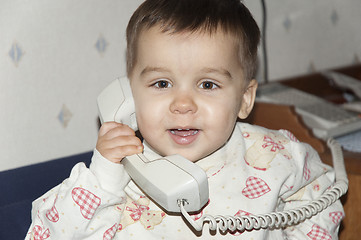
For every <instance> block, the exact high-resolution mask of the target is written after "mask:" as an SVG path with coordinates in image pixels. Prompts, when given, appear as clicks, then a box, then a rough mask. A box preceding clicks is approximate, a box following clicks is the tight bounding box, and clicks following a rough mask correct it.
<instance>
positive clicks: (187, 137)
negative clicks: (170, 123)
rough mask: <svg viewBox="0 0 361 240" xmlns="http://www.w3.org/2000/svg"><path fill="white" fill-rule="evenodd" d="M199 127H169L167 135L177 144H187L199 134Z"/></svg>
mask: <svg viewBox="0 0 361 240" xmlns="http://www.w3.org/2000/svg"><path fill="white" fill-rule="evenodd" d="M199 132H200V130H199V129H191V128H184V129H183V128H182V129H180V128H177V129H169V135H170V137H171V138H172V139H173V141H174V142H175V143H177V144H179V145H188V144H191V143H192V142H194V141H195V140H196V139H197V138H198V136H199Z"/></svg>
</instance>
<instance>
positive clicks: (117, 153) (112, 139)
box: [96, 122, 143, 163]
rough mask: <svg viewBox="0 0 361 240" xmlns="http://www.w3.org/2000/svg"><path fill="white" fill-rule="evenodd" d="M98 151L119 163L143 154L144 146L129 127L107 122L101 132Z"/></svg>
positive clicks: (97, 146)
mask: <svg viewBox="0 0 361 240" xmlns="http://www.w3.org/2000/svg"><path fill="white" fill-rule="evenodd" d="M96 149H97V150H98V152H99V153H100V154H101V155H102V156H103V157H105V158H106V159H108V160H109V161H112V162H115V163H119V162H120V161H122V159H123V158H124V157H126V156H130V155H133V154H137V153H141V152H142V151H143V144H142V142H141V141H140V139H139V138H138V137H136V136H135V132H134V130H133V129H131V128H130V127H129V126H128V125H125V124H122V123H116V122H106V123H104V124H103V125H102V126H101V128H100V130H99V134H98V141H97V145H96Z"/></svg>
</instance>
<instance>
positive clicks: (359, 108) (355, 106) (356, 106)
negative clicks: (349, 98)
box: [341, 101, 361, 113]
mask: <svg viewBox="0 0 361 240" xmlns="http://www.w3.org/2000/svg"><path fill="white" fill-rule="evenodd" d="M341 107H342V108H344V109H346V110H349V111H353V112H358V113H361V101H357V102H348V103H344V104H342V105H341Z"/></svg>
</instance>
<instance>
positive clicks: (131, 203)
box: [26, 0, 344, 240]
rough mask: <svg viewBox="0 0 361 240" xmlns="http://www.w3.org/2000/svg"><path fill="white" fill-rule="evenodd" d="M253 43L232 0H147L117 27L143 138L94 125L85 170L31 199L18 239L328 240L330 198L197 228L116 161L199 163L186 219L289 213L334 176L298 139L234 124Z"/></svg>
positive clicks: (250, 83)
mask: <svg viewBox="0 0 361 240" xmlns="http://www.w3.org/2000/svg"><path fill="white" fill-rule="evenodd" d="M259 38H260V33H259V28H258V26H257V24H256V22H255V21H254V19H253V17H252V15H251V14H250V12H249V11H248V9H247V8H246V7H245V6H244V5H243V4H242V3H241V2H240V1H239V0H146V1H145V2H144V3H143V4H142V5H141V6H140V7H139V8H138V9H137V10H136V11H135V13H134V14H133V16H132V17H131V19H130V21H129V24H128V27H127V74H128V78H129V79H130V84H131V88H132V92H133V95H134V101H135V107H136V113H137V123H138V128H139V132H140V134H141V136H142V138H143V139H144V141H143V142H142V141H141V140H140V139H139V138H138V137H137V136H136V134H135V132H134V131H133V130H132V129H131V128H130V127H128V126H127V125H124V124H121V123H116V122H107V123H104V124H103V125H102V127H101V128H100V130H99V136H98V141H97V145H96V149H95V150H94V155H93V158H92V162H91V165H90V167H89V169H88V168H86V166H85V165H84V164H83V163H79V164H77V165H76V166H74V168H73V170H72V172H71V174H70V177H69V178H68V179H66V180H65V181H64V182H63V183H61V184H60V185H58V186H57V187H55V188H54V189H52V190H50V191H49V192H47V193H46V194H45V195H44V196H42V197H40V198H39V199H37V200H36V201H34V203H33V210H32V225H31V226H30V228H29V233H28V234H27V236H26V239H47V238H48V239H147V240H148V239H212V238H214V239H337V233H338V228H339V225H340V222H341V219H342V218H343V216H344V212H343V209H342V206H341V204H340V202H336V203H335V204H333V205H332V206H330V207H329V208H327V209H326V210H324V211H323V212H321V213H320V214H318V215H316V216H314V217H312V218H311V219H309V220H306V221H304V222H302V223H301V224H298V225H295V226H290V227H287V228H285V229H265V230H254V231H244V232H242V231H234V232H232V231H225V232H222V231H210V230H209V229H208V228H207V227H206V226H207V225H205V226H204V228H203V231H201V232H196V231H195V230H194V229H193V228H192V227H190V226H189V225H187V223H185V221H184V220H183V219H182V217H181V216H179V215H174V214H169V213H167V212H165V211H164V210H162V209H161V208H160V207H159V206H158V205H157V204H156V203H155V202H153V201H152V200H150V199H149V198H148V197H147V196H146V195H145V194H144V193H143V192H142V190H141V189H139V188H138V187H137V186H136V185H135V184H134V182H133V181H132V180H131V179H130V177H129V176H128V174H127V172H126V171H125V170H124V168H123V165H122V159H123V158H124V157H126V156H130V155H133V154H137V153H142V152H143V153H144V155H145V156H146V157H147V158H148V159H150V160H154V159H157V158H159V157H160V156H167V155H172V154H179V155H182V156H183V157H185V158H187V159H188V160H189V161H192V162H194V163H195V164H197V165H198V166H200V167H201V168H202V169H203V170H204V171H205V172H206V174H207V177H208V182H209V201H208V203H207V204H206V206H205V207H204V208H202V209H201V210H200V211H199V212H197V213H194V214H193V215H192V217H193V218H194V219H198V218H200V217H201V216H202V215H204V214H211V215H218V214H221V215H231V216H237V215H250V214H262V213H269V212H272V211H279V210H287V209H292V208H295V207H297V206H300V205H303V204H305V203H307V202H309V201H310V200H312V199H315V198H316V197H318V196H320V195H321V194H322V193H323V192H324V191H325V190H326V189H327V188H329V187H330V186H331V185H332V184H333V182H334V172H333V170H332V169H331V168H330V167H329V166H326V165H324V164H322V163H321V161H320V159H319V157H318V155H317V153H316V152H315V151H314V150H313V149H312V148H311V147H310V146H309V145H308V144H304V143H300V142H299V141H298V140H297V139H296V138H295V137H294V136H293V135H292V134H291V133H290V132H288V131H286V130H280V131H272V130H268V129H265V128H262V127H259V126H252V125H249V124H245V123H240V122H237V119H238V118H240V119H245V118H246V117H247V116H248V115H249V113H250V111H251V110H252V107H253V104H254V100H255V94H256V89H257V81H256V80H255V79H254V76H255V71H256V61H257V48H258V43H259ZM159 175H166V173H165V172H163V170H162V169H159ZM171 177H172V176H168V178H171Z"/></svg>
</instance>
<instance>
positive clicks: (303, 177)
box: [281, 143, 345, 240]
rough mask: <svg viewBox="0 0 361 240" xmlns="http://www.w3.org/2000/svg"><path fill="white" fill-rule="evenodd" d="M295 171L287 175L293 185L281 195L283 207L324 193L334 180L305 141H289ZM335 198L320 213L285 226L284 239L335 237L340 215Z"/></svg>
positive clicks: (338, 204) (333, 173)
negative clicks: (290, 189) (290, 142)
mask: <svg viewBox="0 0 361 240" xmlns="http://www.w3.org/2000/svg"><path fill="white" fill-rule="evenodd" d="M291 148H292V150H293V151H292V152H293V159H294V161H295V168H296V169H297V171H295V174H294V175H293V176H291V177H290V179H292V181H293V186H295V188H294V189H293V190H292V191H289V192H288V193H285V194H284V195H283V196H281V199H282V204H281V205H283V207H282V208H283V209H284V210H291V209H295V208H297V207H300V206H303V205H306V204H308V203H309V202H311V201H312V200H314V199H317V198H318V197H320V196H321V195H322V194H324V193H325V192H326V191H328V189H329V188H330V187H332V186H333V184H334V183H335V172H334V170H333V169H332V168H331V167H330V166H327V165H325V164H323V163H322V162H321V160H320V158H319V156H318V154H317V152H316V151H315V150H314V149H313V148H312V147H311V146H309V145H308V144H304V143H292V146H291ZM344 215H345V214H344V211H343V207H342V204H341V202H340V201H339V200H337V201H336V202H335V203H333V204H332V205H331V206H329V207H328V208H326V209H324V210H323V211H322V212H320V213H318V214H316V215H315V216H313V217H311V218H310V219H307V220H305V221H303V222H301V223H299V224H297V225H294V226H289V227H287V228H285V230H284V233H285V234H286V236H287V239H324V240H330V239H338V230H339V226H340V223H341V220H342V219H343V217H344Z"/></svg>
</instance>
